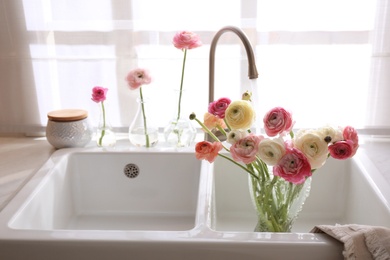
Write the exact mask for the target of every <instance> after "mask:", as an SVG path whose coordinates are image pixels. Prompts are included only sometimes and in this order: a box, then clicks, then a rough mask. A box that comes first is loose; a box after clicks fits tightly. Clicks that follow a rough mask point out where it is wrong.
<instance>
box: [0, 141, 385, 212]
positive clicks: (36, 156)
mask: <svg viewBox="0 0 390 260" xmlns="http://www.w3.org/2000/svg"><path fill="white" fill-rule="evenodd" d="M361 140H362V141H361V147H360V149H365V150H366V151H367V155H368V156H369V158H370V159H371V160H372V161H373V163H374V165H375V166H376V167H377V169H378V170H379V172H381V173H382V174H383V177H384V178H385V179H386V180H387V182H388V183H390V138H370V137H364V138H361ZM118 142H119V145H122V146H125V145H126V143H127V142H128V140H124V139H123V140H119V141H118ZM93 145H95V143H94V142H91V143H90V144H89V145H88V146H93ZM127 145H129V147H130V144H127ZM54 151H55V149H54V148H53V147H52V146H51V145H50V144H49V143H48V142H47V141H46V138H44V137H40V138H34V137H22V136H15V137H12V136H3V137H1V136H0V210H1V209H3V208H4V207H5V205H6V204H7V202H8V201H9V200H10V199H12V197H13V196H14V195H15V194H16V193H17V192H18V191H19V190H20V188H21V187H22V186H23V185H24V184H25V183H26V182H27V181H28V180H29V178H30V177H31V176H32V175H33V174H34V173H35V172H36V171H37V170H38V169H39V168H40V167H41V166H42V165H43V164H44V162H45V161H46V160H47V159H48V158H49V157H50V155H51V154H52V153H53V152H54Z"/></svg>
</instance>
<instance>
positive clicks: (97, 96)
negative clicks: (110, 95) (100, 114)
mask: <svg viewBox="0 0 390 260" xmlns="http://www.w3.org/2000/svg"><path fill="white" fill-rule="evenodd" d="M107 91H108V88H103V87H99V86H96V87H94V88H93V89H92V98H91V99H92V101H94V102H96V103H100V102H103V101H104V100H106V95H107Z"/></svg>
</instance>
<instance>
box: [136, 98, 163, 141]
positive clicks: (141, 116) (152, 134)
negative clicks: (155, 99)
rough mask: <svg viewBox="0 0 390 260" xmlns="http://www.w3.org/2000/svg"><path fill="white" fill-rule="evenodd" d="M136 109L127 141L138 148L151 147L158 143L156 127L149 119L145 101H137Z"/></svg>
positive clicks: (149, 112) (146, 101)
mask: <svg viewBox="0 0 390 260" xmlns="http://www.w3.org/2000/svg"><path fill="white" fill-rule="evenodd" d="M137 103H138V108H137V112H136V114H135V117H134V119H133V121H132V122H131V124H130V127H129V140H130V143H132V144H133V145H135V146H138V147H147V148H149V147H153V146H155V145H156V144H157V143H158V127H156V126H155V125H154V123H153V121H152V120H151V119H150V116H151V111H150V109H149V108H148V105H147V103H148V100H147V99H142V100H141V99H140V98H138V99H137Z"/></svg>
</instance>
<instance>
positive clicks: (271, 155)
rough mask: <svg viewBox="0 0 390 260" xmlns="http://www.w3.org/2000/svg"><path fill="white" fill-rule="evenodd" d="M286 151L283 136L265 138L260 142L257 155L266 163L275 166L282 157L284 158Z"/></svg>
mask: <svg viewBox="0 0 390 260" xmlns="http://www.w3.org/2000/svg"><path fill="white" fill-rule="evenodd" d="M285 153H286V148H285V146H284V141H283V139H282V138H274V139H269V138H265V139H263V140H262V141H261V142H260V144H259V149H258V152H257V155H258V156H259V157H260V159H261V160H263V161H264V162H265V163H266V164H268V165H270V166H274V165H276V164H277V163H278V162H279V160H280V158H282V157H283V155H284V154H285Z"/></svg>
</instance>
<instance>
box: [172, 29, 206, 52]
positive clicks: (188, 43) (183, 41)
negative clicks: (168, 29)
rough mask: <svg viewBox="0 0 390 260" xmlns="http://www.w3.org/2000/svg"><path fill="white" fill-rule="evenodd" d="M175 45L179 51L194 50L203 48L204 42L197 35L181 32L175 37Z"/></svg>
mask: <svg viewBox="0 0 390 260" xmlns="http://www.w3.org/2000/svg"><path fill="white" fill-rule="evenodd" d="M173 45H174V46H175V47H176V48H178V49H194V48H197V47H200V46H202V42H201V41H200V38H199V36H198V35H197V34H195V33H193V32H188V31H181V32H178V33H176V34H175V36H174V37H173Z"/></svg>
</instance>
